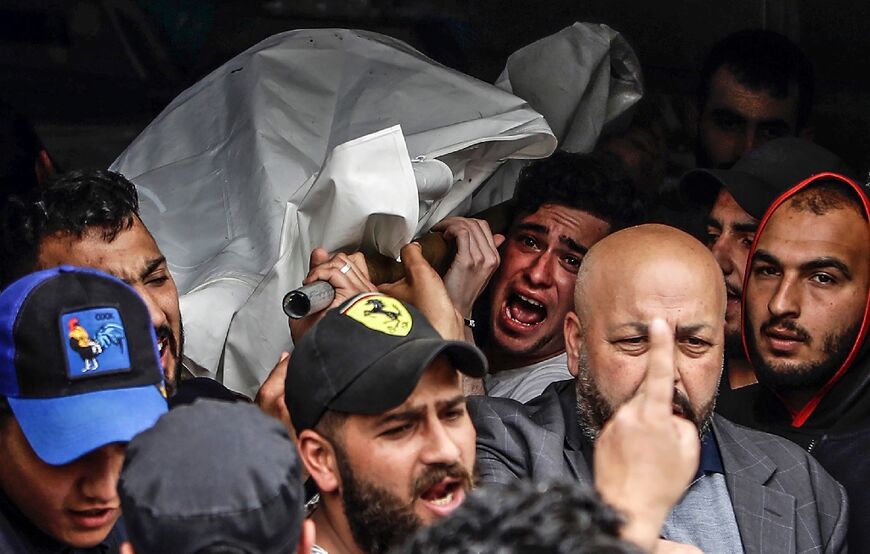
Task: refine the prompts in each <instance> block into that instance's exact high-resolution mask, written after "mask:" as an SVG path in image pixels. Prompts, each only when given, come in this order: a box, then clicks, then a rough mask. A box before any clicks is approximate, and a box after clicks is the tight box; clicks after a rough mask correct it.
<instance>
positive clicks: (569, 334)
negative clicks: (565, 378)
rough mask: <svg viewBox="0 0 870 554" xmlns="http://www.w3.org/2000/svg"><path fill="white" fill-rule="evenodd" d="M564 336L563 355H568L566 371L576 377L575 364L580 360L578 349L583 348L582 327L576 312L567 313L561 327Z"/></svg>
mask: <svg viewBox="0 0 870 554" xmlns="http://www.w3.org/2000/svg"><path fill="white" fill-rule="evenodd" d="M562 333H563V334H564V335H565V353H566V354H567V355H568V371H570V372H571V375H573V376H574V377H577V362H578V360H579V359H580V349H581V348H582V346H583V326H582V325H581V324H580V317H579V316H578V315H577V314H576V312H573V311H571V312H568V314H567V315H566V316H565V323H564V325H563V326H562Z"/></svg>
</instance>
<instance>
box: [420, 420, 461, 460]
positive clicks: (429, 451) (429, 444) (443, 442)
mask: <svg viewBox="0 0 870 554" xmlns="http://www.w3.org/2000/svg"><path fill="white" fill-rule="evenodd" d="M427 438H428V440H427V441H426V447H425V448H424V449H423V452H422V454H421V457H420V458H421V461H422V462H423V463H425V464H429V465H433V464H444V465H450V464H454V463H456V462H458V461H459V459H460V458H461V454H462V450H461V449H460V448H459V446H458V445H457V444H456V442H455V441H454V440H453V436H452V435H451V434H450V432H449V431H448V430H447V428H446V427H444V424H443V423H442V422H441V421H440V420H438V422H437V423H435V424H432V425H430V432H429V437H427Z"/></svg>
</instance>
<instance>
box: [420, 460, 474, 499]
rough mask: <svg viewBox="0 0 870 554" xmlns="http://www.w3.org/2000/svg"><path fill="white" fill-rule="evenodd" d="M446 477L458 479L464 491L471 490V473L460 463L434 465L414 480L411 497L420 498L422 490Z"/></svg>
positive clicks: (424, 490)
mask: <svg viewBox="0 0 870 554" xmlns="http://www.w3.org/2000/svg"><path fill="white" fill-rule="evenodd" d="M447 478H453V479H458V480H459V484H460V486H461V487H462V489H463V490H466V491H469V490H471V488H472V487H473V485H474V482H473V480H472V478H471V475H470V474H469V473H468V471H467V470H466V469H465V468H464V467H462V466H461V465H460V464H458V463H453V464H450V465H446V464H445V465H436V466H433V467H432V468H430V469H427V470H426V471H425V472H423V473H422V474H420V476H419V477H417V479H415V480H414V488H413V498H420V497H421V496H422V495H423V493H424V492H426V491H427V490H429V489H431V488H432V487H434V486H435V485H437V484H438V483H440V482H441V481H443V480H444V479H447Z"/></svg>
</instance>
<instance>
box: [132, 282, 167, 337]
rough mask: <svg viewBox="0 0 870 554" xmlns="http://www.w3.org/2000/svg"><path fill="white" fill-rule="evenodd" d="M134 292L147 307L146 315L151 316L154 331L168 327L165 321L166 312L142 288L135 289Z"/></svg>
mask: <svg viewBox="0 0 870 554" xmlns="http://www.w3.org/2000/svg"><path fill="white" fill-rule="evenodd" d="M136 292H138V293H139V296H141V297H142V300H143V301H144V302H145V306H147V307H148V314H149V315H150V316H151V324H152V325H153V326H154V329H159V328H160V327H162V326H164V325H169V323H168V320H167V319H166V312H164V311H163V308H161V307H160V304H158V303H157V301H156V300H155V298H154V297H153V296H152V295H151V294H150V293H149V292H148V290H147V289H145V288H144V287H136Z"/></svg>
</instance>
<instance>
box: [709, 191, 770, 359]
mask: <svg viewBox="0 0 870 554" xmlns="http://www.w3.org/2000/svg"><path fill="white" fill-rule="evenodd" d="M756 230H758V220H757V219H755V218H754V217H752V216H751V215H749V214H748V213H746V212H745V211H744V210H743V208H741V207H740V206H739V205H738V204H737V202H736V201H735V200H734V197H733V196H731V193H729V192H728V191H727V190H726V189H725V188H722V189H721V190H720V191H719V196H718V197H717V198H716V203H715V204H714V205H713V209H712V210H711V211H710V216H709V217H708V218H707V247H708V248H709V249H710V251H711V252H713V257H714V258H716V262H717V263H718V264H719V267H721V268H722V273H723V274H724V275H725V287H726V289H727V291H728V305H727V308H726V310H725V336H726V338H727V339H728V343H727V344H728V346H729V347H730V348H731V347H736V348H737V349H738V350H737V352H738V355H741V356H742V341H741V340H740V337H741V331H740V325H741V320H740V313H741V308H740V304H741V301H742V298H743V276H744V275H745V272H746V262H747V261H748V260H749V250H750V249H751V248H752V240H753V239H754V238H755V231H756Z"/></svg>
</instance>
